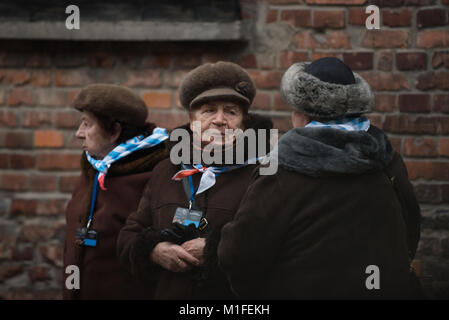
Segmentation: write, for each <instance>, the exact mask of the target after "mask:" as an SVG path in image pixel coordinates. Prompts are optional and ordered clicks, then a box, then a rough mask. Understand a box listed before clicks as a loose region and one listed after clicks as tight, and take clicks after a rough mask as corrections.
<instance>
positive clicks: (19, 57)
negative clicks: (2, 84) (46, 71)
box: [0, 52, 25, 68]
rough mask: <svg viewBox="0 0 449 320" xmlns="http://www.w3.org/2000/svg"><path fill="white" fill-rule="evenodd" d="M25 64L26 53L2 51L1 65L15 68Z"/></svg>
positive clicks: (0, 56)
mask: <svg viewBox="0 0 449 320" xmlns="http://www.w3.org/2000/svg"><path fill="white" fill-rule="evenodd" d="M24 64H25V55H24V54H21V53H18V52H8V53H4V54H1V53H0V66H2V67H8V68H11V67H12V68H14V67H23V66H24Z"/></svg>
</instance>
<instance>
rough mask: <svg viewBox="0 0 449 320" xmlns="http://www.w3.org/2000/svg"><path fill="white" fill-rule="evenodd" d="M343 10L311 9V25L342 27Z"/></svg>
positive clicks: (343, 23) (343, 21)
mask: <svg viewBox="0 0 449 320" xmlns="http://www.w3.org/2000/svg"><path fill="white" fill-rule="evenodd" d="M344 26H345V12H344V11H343V10H332V11H331V10H315V11H313V27H314V28H318V29H324V28H344Z"/></svg>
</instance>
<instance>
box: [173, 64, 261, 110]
mask: <svg viewBox="0 0 449 320" xmlns="http://www.w3.org/2000/svg"><path fill="white" fill-rule="evenodd" d="M255 94H256V88H255V86H254V83H253V81H252V80H251V78H250V76H249V74H248V73H247V72H246V71H245V70H244V69H243V68H242V67H240V66H239V65H237V64H235V63H232V62H224V61H219V62H216V63H205V64H203V65H201V66H199V67H197V68H195V69H193V70H192V71H190V72H189V73H188V74H187V75H186V77H185V78H184V80H183V81H182V83H181V86H180V88H179V98H180V101H181V104H182V106H183V107H184V108H186V109H187V110H189V109H191V108H194V107H195V106H198V105H200V104H201V103H204V102H207V101H208V100H212V99H213V100H217V99H226V100H232V101H235V102H236V103H238V104H239V105H241V106H242V107H244V108H246V109H247V108H249V106H250V105H251V103H252V102H253V99H254V96H255Z"/></svg>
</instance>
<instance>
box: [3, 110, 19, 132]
mask: <svg viewBox="0 0 449 320" xmlns="http://www.w3.org/2000/svg"><path fill="white" fill-rule="evenodd" d="M16 125H17V117H16V114H15V113H14V112H11V111H6V110H0V127H9V128H12V127H15V126H16Z"/></svg>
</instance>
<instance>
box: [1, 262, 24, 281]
mask: <svg viewBox="0 0 449 320" xmlns="http://www.w3.org/2000/svg"><path fill="white" fill-rule="evenodd" d="M22 272H23V265H21V264H17V263H3V264H1V265H0V281H1V282H3V281H5V280H7V279H10V278H13V277H15V276H17V275H19V274H21V273H22Z"/></svg>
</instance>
